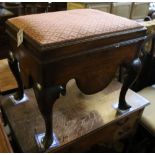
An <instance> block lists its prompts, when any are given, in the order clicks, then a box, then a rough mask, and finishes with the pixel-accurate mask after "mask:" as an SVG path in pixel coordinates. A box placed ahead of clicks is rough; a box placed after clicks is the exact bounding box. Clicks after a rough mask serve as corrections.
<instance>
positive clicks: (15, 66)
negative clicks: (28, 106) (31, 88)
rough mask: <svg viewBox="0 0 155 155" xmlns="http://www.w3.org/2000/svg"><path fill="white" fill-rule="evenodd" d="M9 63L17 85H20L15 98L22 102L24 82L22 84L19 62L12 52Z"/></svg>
mask: <svg viewBox="0 0 155 155" xmlns="http://www.w3.org/2000/svg"><path fill="white" fill-rule="evenodd" d="M8 63H9V67H10V69H11V71H12V73H13V75H14V77H15V79H16V81H17V85H18V91H17V93H16V94H15V95H14V98H15V99H16V100H21V99H22V98H23V96H24V86H23V82H22V79H21V76H20V69H19V64H18V63H19V62H18V61H17V59H16V58H15V57H14V56H13V54H12V52H11V53H10V57H9V58H8Z"/></svg>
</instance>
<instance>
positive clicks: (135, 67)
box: [118, 58, 142, 110]
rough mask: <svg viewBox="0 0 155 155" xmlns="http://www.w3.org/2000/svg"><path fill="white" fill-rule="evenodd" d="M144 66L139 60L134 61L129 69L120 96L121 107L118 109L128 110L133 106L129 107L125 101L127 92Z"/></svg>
mask: <svg viewBox="0 0 155 155" xmlns="http://www.w3.org/2000/svg"><path fill="white" fill-rule="evenodd" d="M141 68H142V65H141V61H140V59H139V58H136V59H134V60H133V61H132V62H131V63H130V64H129V66H128V68H127V76H126V78H125V80H124V83H123V86H122V89H121V92H120V96H119V105H118V108H119V109H120V110H127V109H129V108H130V107H131V106H130V105H128V104H127V103H126V101H125V96H126V93H127V90H128V89H129V87H130V86H131V85H132V84H133V83H134V82H135V81H136V80H137V78H138V76H139V74H140V71H141Z"/></svg>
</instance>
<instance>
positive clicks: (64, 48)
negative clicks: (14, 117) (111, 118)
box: [7, 9, 146, 149]
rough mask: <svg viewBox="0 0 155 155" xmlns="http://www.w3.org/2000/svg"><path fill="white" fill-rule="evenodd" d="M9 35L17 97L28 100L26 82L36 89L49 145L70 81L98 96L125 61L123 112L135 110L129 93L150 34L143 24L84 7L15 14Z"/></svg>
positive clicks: (84, 90)
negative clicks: (56, 106) (54, 116)
mask: <svg viewBox="0 0 155 155" xmlns="http://www.w3.org/2000/svg"><path fill="white" fill-rule="evenodd" d="M84 14H85V16H84ZM66 17H67V18H66ZM107 19H108V21H107ZM43 23H44V24H43ZM51 27H52V28H51ZM23 31H24V33H23ZM7 33H8V35H9V39H10V51H11V52H10V57H9V65H10V68H11V70H12V72H13V73H14V76H15V77H16V80H17V83H18V88H19V89H18V93H17V94H16V95H15V97H14V99H15V100H21V99H22V98H23V96H24V95H23V93H24V90H23V87H24V86H23V82H24V85H25V86H29V87H30V86H31V87H33V88H34V92H35V96H36V99H37V102H38V105H39V109H40V111H41V113H42V115H43V118H44V120H45V124H46V135H45V139H44V141H43V143H44V146H45V147H44V148H45V149H47V148H49V146H50V144H51V143H52V141H53V140H52V139H51V137H52V130H53V127H52V123H51V119H52V118H51V117H52V107H53V105H54V103H55V101H56V100H57V99H58V98H59V96H60V94H62V95H65V94H66V85H67V82H68V81H69V80H70V79H75V80H76V83H77V86H78V88H79V89H80V90H81V91H82V92H83V93H85V94H93V93H96V92H98V91H100V90H102V89H103V88H105V87H106V86H107V85H108V84H109V83H110V82H111V80H112V79H113V77H114V75H115V72H116V70H117V68H118V66H119V65H120V64H126V65H128V73H127V75H128V76H127V78H126V80H125V82H124V84H123V87H122V89H121V93H120V97H119V106H118V107H119V108H118V110H128V109H129V108H130V106H129V105H128V104H127V103H126V101H125V95H126V92H127V90H128V88H129V86H130V85H131V84H132V83H133V82H134V80H135V79H136V78H137V76H138V74H139V72H140V70H141V62H140V59H139V58H138V51H139V48H140V46H141V43H142V42H143V40H144V39H145V38H146V36H145V35H146V29H145V28H144V27H143V26H142V25H140V24H138V23H137V22H135V21H131V20H129V19H125V18H121V17H118V16H115V15H111V14H108V13H104V12H101V11H98V10H91V9H83V10H71V11H61V12H55V13H47V14H38V15H29V16H21V17H17V18H13V19H10V20H8V21H7ZM17 33H18V38H17ZM22 39H23V42H22ZM17 43H18V44H17ZM17 46H18V47H17ZM18 62H19V63H18ZM19 67H20V70H21V72H19ZM21 76H22V78H21ZM22 80H23V82H22Z"/></svg>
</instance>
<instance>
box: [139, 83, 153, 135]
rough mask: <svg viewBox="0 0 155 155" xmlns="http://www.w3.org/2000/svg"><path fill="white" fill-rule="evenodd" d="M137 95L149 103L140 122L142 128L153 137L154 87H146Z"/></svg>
mask: <svg viewBox="0 0 155 155" xmlns="http://www.w3.org/2000/svg"><path fill="white" fill-rule="evenodd" d="M138 94H140V95H142V96H143V97H145V98H146V99H148V100H149V101H150V103H151V104H150V105H149V106H147V107H146V108H145V110H144V112H143V115H142V118H141V121H142V123H143V124H144V126H145V127H146V128H147V129H148V130H149V131H150V132H151V133H152V134H153V135H155V86H150V87H146V88H144V89H143V90H141V91H139V92H138Z"/></svg>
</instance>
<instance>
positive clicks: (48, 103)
mask: <svg viewBox="0 0 155 155" xmlns="http://www.w3.org/2000/svg"><path fill="white" fill-rule="evenodd" d="M33 89H34V93H35V96H36V99H37V103H38V107H39V110H40V112H41V114H42V116H43V119H44V121H45V128H46V131H45V137H44V139H43V145H44V149H45V150H46V149H48V148H49V147H50V145H51V144H52V143H53V126H52V110H53V105H54V103H55V101H56V100H57V99H58V98H59V96H60V93H61V94H62V95H65V89H64V88H63V87H62V86H53V87H48V88H42V86H41V85H40V84H35V85H34V87H33Z"/></svg>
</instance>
